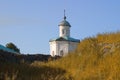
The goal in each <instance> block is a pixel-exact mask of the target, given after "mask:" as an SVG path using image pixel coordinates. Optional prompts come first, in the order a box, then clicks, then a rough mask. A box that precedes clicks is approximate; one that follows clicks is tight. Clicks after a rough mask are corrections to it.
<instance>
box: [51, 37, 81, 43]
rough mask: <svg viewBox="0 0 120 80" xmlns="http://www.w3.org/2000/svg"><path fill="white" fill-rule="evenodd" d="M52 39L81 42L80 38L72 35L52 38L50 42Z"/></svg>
mask: <svg viewBox="0 0 120 80" xmlns="http://www.w3.org/2000/svg"><path fill="white" fill-rule="evenodd" d="M52 41H70V42H78V43H79V42H80V40H79V39H74V38H72V37H58V38H55V39H51V40H50V42H52Z"/></svg>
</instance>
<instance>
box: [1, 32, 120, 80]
mask: <svg viewBox="0 0 120 80" xmlns="http://www.w3.org/2000/svg"><path fill="white" fill-rule="evenodd" d="M119 74H120V32H116V33H104V34H98V35H97V36H96V37H89V38H85V39H84V40H82V41H81V43H80V44H79V45H78V48H77V49H76V50H75V51H74V52H71V53H69V55H67V56H65V57H63V58H61V59H58V60H54V61H49V62H46V63H45V62H40V61H35V62H33V63H31V64H26V63H22V64H14V63H0V78H1V79H3V78H4V79H6V80H7V78H9V80H120V76H119Z"/></svg>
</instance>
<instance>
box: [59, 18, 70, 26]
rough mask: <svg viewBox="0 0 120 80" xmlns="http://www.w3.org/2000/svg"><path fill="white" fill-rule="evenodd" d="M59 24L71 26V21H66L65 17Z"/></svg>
mask: <svg viewBox="0 0 120 80" xmlns="http://www.w3.org/2000/svg"><path fill="white" fill-rule="evenodd" d="M59 26H69V27H71V25H70V23H69V22H68V21H66V20H65V19H64V20H63V21H62V22H60V24H59Z"/></svg>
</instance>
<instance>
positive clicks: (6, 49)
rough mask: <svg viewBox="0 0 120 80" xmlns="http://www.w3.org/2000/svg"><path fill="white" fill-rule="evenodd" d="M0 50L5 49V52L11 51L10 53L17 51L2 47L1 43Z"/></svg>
mask: <svg viewBox="0 0 120 80" xmlns="http://www.w3.org/2000/svg"><path fill="white" fill-rule="evenodd" d="M0 50H3V51H7V52H11V53H17V52H15V51H14V50H12V49H9V48H6V47H4V46H3V45H0Z"/></svg>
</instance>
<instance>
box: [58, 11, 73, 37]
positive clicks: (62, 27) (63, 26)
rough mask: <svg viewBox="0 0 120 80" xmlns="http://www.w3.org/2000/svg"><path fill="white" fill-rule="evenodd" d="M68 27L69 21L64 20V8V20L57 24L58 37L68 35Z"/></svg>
mask: <svg viewBox="0 0 120 80" xmlns="http://www.w3.org/2000/svg"><path fill="white" fill-rule="evenodd" d="M70 27H71V25H70V24H69V22H67V21H66V16H65V10H64V20H63V21H62V22H61V23H60V24H59V36H60V37H70Z"/></svg>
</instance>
